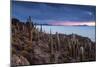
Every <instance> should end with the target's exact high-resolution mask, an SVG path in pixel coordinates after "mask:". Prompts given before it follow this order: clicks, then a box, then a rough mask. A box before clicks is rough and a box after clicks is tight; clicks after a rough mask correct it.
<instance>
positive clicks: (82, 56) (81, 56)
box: [80, 46, 84, 61]
mask: <svg viewBox="0 0 100 67" xmlns="http://www.w3.org/2000/svg"><path fill="white" fill-rule="evenodd" d="M80 60H81V61H83V60H84V48H83V46H81V47H80Z"/></svg>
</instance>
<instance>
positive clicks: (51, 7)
mask: <svg viewBox="0 0 100 67" xmlns="http://www.w3.org/2000/svg"><path fill="white" fill-rule="evenodd" d="M28 16H31V17H32V20H33V21H34V22H35V23H40V24H50V23H62V22H64V23H67V22H73V23H74V22H79V23H82V22H86V23H89V22H93V23H95V21H96V17H95V16H96V7H95V6H86V5H68V4H50V3H48V4H47V3H36V2H19V1H13V2H12V17H15V18H18V19H20V20H22V21H26V20H27V18H28Z"/></svg>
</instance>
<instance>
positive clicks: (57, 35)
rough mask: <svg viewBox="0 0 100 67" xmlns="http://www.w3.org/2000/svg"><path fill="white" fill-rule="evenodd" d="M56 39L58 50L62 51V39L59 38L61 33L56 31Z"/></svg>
mask: <svg viewBox="0 0 100 67" xmlns="http://www.w3.org/2000/svg"><path fill="white" fill-rule="evenodd" d="M56 37H57V38H56V39H57V50H58V51H60V39H59V34H58V32H56Z"/></svg>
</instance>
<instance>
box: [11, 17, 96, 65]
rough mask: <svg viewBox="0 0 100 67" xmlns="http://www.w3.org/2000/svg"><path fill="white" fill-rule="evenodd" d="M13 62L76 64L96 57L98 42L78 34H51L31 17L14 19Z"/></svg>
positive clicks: (13, 63) (23, 63)
mask: <svg viewBox="0 0 100 67" xmlns="http://www.w3.org/2000/svg"><path fill="white" fill-rule="evenodd" d="M11 46H12V48H11V63H12V65H14V66H16V65H37V64H54V63H73V62H86V61H95V60H96V49H95V48H96V43H95V42H92V41H91V40H90V39H89V38H87V37H82V36H79V35H77V34H70V35H66V34H60V33H58V32H56V33H55V34H52V30H51V31H50V33H49V34H47V33H45V32H43V31H42V25H41V29H40V30H39V29H37V28H36V24H35V23H32V21H31V20H28V21H27V22H21V21H19V20H18V19H15V18H13V19H12V22H11Z"/></svg>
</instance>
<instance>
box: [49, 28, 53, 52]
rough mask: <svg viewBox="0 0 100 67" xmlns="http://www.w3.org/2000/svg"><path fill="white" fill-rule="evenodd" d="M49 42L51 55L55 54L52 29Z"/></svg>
mask: <svg viewBox="0 0 100 67" xmlns="http://www.w3.org/2000/svg"><path fill="white" fill-rule="evenodd" d="M49 37H50V38H49V41H50V50H51V54H54V50H53V39H52V33H51V29H50V36H49Z"/></svg>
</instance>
